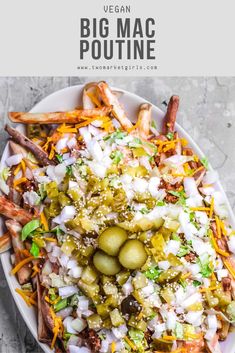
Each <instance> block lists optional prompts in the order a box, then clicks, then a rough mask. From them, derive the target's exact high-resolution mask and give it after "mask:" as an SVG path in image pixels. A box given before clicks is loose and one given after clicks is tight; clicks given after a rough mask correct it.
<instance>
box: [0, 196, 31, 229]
mask: <svg viewBox="0 0 235 353" xmlns="http://www.w3.org/2000/svg"><path fill="white" fill-rule="evenodd" d="M0 214H1V215H3V216H5V217H6V218H11V219H14V220H16V221H17V222H19V223H20V224H22V225H24V224H26V223H28V222H29V221H31V220H32V218H33V216H32V215H31V214H30V213H29V212H28V211H26V210H24V209H23V208H21V207H19V206H17V205H16V204H14V203H13V202H11V201H9V200H8V199H6V198H5V197H4V196H0Z"/></svg>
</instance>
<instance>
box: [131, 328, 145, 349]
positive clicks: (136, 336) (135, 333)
mask: <svg viewBox="0 0 235 353" xmlns="http://www.w3.org/2000/svg"><path fill="white" fill-rule="evenodd" d="M128 333H129V336H130V338H131V340H132V341H133V342H134V343H135V345H136V346H137V347H138V350H140V349H141V348H142V343H143V340H144V332H143V331H140V330H137V329H136V328H133V327H131V328H130V329H129V332H128Z"/></svg>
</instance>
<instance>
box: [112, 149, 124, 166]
mask: <svg viewBox="0 0 235 353" xmlns="http://www.w3.org/2000/svg"><path fill="white" fill-rule="evenodd" d="M110 157H111V158H112V160H113V163H114V164H119V163H120V162H121V160H122V159H123V157H124V156H123V153H122V152H121V151H118V150H117V151H113V152H112V153H111V155H110Z"/></svg>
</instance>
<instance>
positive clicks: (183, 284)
mask: <svg viewBox="0 0 235 353" xmlns="http://www.w3.org/2000/svg"><path fill="white" fill-rule="evenodd" d="M179 284H180V285H181V286H182V287H183V288H184V289H185V288H186V287H187V282H186V281H185V279H182V278H181V279H180V280H179Z"/></svg>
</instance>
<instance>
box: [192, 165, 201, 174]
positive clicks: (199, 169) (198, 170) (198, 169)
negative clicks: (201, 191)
mask: <svg viewBox="0 0 235 353" xmlns="http://www.w3.org/2000/svg"><path fill="white" fill-rule="evenodd" d="M202 169H204V167H203V166H201V167H199V168H197V169H196V170H195V171H194V172H193V175H195V174H196V173H197V172H200V171H201V170H202Z"/></svg>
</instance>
